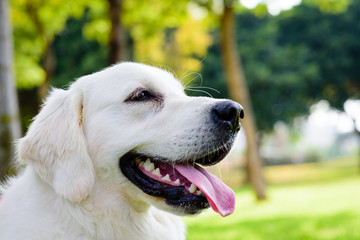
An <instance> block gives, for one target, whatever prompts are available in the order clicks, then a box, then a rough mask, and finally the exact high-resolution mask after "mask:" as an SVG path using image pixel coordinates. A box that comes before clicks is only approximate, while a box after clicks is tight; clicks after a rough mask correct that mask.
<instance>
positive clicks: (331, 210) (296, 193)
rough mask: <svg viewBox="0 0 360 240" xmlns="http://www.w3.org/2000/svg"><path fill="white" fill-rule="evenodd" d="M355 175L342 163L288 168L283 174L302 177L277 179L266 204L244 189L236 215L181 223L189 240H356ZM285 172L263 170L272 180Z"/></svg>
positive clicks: (358, 197)
mask: <svg viewBox="0 0 360 240" xmlns="http://www.w3.org/2000/svg"><path fill="white" fill-rule="evenodd" d="M355 169H356V168H355V166H353V168H349V165H348V164H343V161H338V162H333V163H330V165H325V166H324V164H322V163H321V164H310V165H309V164H308V165H306V166H292V167H291V166H287V167H286V170H285V171H286V172H287V171H290V172H294V175H297V176H301V177H297V178H294V176H293V175H292V174H290V175H289V179H290V181H289V182H287V181H286V178H283V179H282V182H281V183H280V182H279V178H276V177H275V180H274V182H276V184H274V183H273V184H270V185H269V186H268V189H267V194H268V199H267V200H266V201H264V202H256V201H255V200H254V196H253V193H252V191H251V189H249V188H247V187H242V188H241V189H238V190H237V191H236V197H237V203H236V210H235V212H234V213H233V214H232V215H230V216H228V217H225V218H222V217H220V216H218V215H217V214H216V213H213V212H212V211H210V210H209V211H206V212H205V213H203V214H201V215H200V216H197V217H191V218H190V217H186V218H184V219H185V222H186V223H187V226H188V234H187V239H188V240H200V239H207V240H212V239H219V240H232V239H234V240H235V239H236V240H240V239H246V240H255V239H259V240H264V239H270V240H280V239H281V240H282V239H284V240H285V239H291V240H293V239H301V240H306V239H309V240H310V239H311V240H316V239H332V240H333V239H339V240H340V239H341V240H352V239H354V240H355V239H356V240H358V239H360V175H359V174H358V173H357V172H356V171H357V170H355ZM335 170H337V171H335ZM269 171H270V172H271V174H269ZM283 171H284V167H283V166H281V167H272V168H268V169H266V172H267V176H268V177H269V178H270V179H271V177H270V176H272V175H273V176H278V175H281V176H283V175H284V172H283ZM276 172H278V175H277V174H276ZM339 172H341V174H339ZM346 172H347V173H348V174H345V173H346ZM314 174H315V176H318V177H314ZM331 176H332V177H331ZM294 179H296V181H295V180H294ZM301 180H303V181H301Z"/></svg>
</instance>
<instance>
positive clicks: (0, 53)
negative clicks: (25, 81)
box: [0, 0, 21, 180]
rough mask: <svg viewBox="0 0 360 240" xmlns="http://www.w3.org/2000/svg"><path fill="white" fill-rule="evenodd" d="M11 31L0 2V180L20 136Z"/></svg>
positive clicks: (3, 1)
mask: <svg viewBox="0 0 360 240" xmlns="http://www.w3.org/2000/svg"><path fill="white" fill-rule="evenodd" d="M12 51H13V45H12V31H11V25H10V21H9V17H8V3H7V0H1V1H0V96H1V97H0V180H4V176H5V174H6V172H7V170H8V168H9V166H10V163H11V160H12V158H13V149H12V147H13V144H12V142H13V141H14V140H15V139H17V138H19V137H20V136H21V127H20V120H19V109H18V99H17V93H16V89H15V84H14V74H13V68H14V66H13V52H12Z"/></svg>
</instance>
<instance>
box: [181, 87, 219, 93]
mask: <svg viewBox="0 0 360 240" xmlns="http://www.w3.org/2000/svg"><path fill="white" fill-rule="evenodd" d="M188 88H189V89H208V90H212V91H214V92H216V93H218V94H220V93H221V92H220V91H219V90H217V89H215V88H212V87H205V86H191V87H188Z"/></svg>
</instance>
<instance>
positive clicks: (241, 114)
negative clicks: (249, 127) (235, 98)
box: [239, 109, 245, 119]
mask: <svg viewBox="0 0 360 240" xmlns="http://www.w3.org/2000/svg"><path fill="white" fill-rule="evenodd" d="M239 116H240V118H241V119H244V117H245V112H244V109H241V110H240V114H239Z"/></svg>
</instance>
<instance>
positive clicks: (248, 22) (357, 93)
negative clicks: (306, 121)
mask: <svg viewBox="0 0 360 240" xmlns="http://www.w3.org/2000/svg"><path fill="white" fill-rule="evenodd" d="M356 2H357V3H358V2H359V1H356ZM359 6H360V5H359V4H356V3H355V2H354V3H353V4H352V5H350V7H349V8H348V10H347V11H346V12H344V13H339V14H332V13H326V12H325V13H324V12H321V11H320V10H319V9H318V8H317V7H316V6H312V5H310V6H309V5H306V4H301V5H299V6H297V7H295V8H293V9H292V10H290V11H287V12H283V13H281V14H280V15H278V16H270V15H266V16H262V17H260V18H259V17H257V16H256V14H254V13H253V12H250V11H242V12H240V13H239V14H238V15H237V17H236V28H237V29H236V32H237V35H236V41H237V44H238V48H239V52H240V54H241V57H242V61H243V68H244V71H245V75H246V78H247V81H248V86H249V88H250V93H251V99H252V103H253V107H254V112H255V116H256V121H257V126H258V128H259V129H260V130H262V131H271V130H272V128H273V125H274V123H275V122H276V121H279V120H281V121H284V122H286V123H291V122H292V120H293V118H294V117H296V116H301V115H306V114H308V111H309V107H310V106H311V105H312V104H314V103H316V102H317V101H319V100H320V99H326V100H328V101H329V102H330V104H331V106H332V107H335V108H337V109H339V110H342V109H343V103H344V102H345V101H346V100H347V99H349V98H359V97H360V70H359V68H358V66H357V65H358V64H357V63H358V62H360V52H359V49H360V42H359V41H358V38H359V36H360V22H359V21H358V16H359V15H360V8H359ZM213 38H214V43H215V45H214V46H212V47H211V48H210V49H209V51H208V55H207V57H206V59H205V61H204V64H203V65H204V68H203V69H202V76H203V79H204V82H205V83H206V85H208V86H209V87H213V88H216V89H218V90H220V91H221V93H222V94H220V95H216V94H214V96H216V97H218V96H220V97H228V95H227V91H226V87H225V86H226V85H225V76H224V73H223V68H222V66H221V64H220V50H219V47H218V43H219V33H218V30H217V29H215V30H214V33H213Z"/></svg>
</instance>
